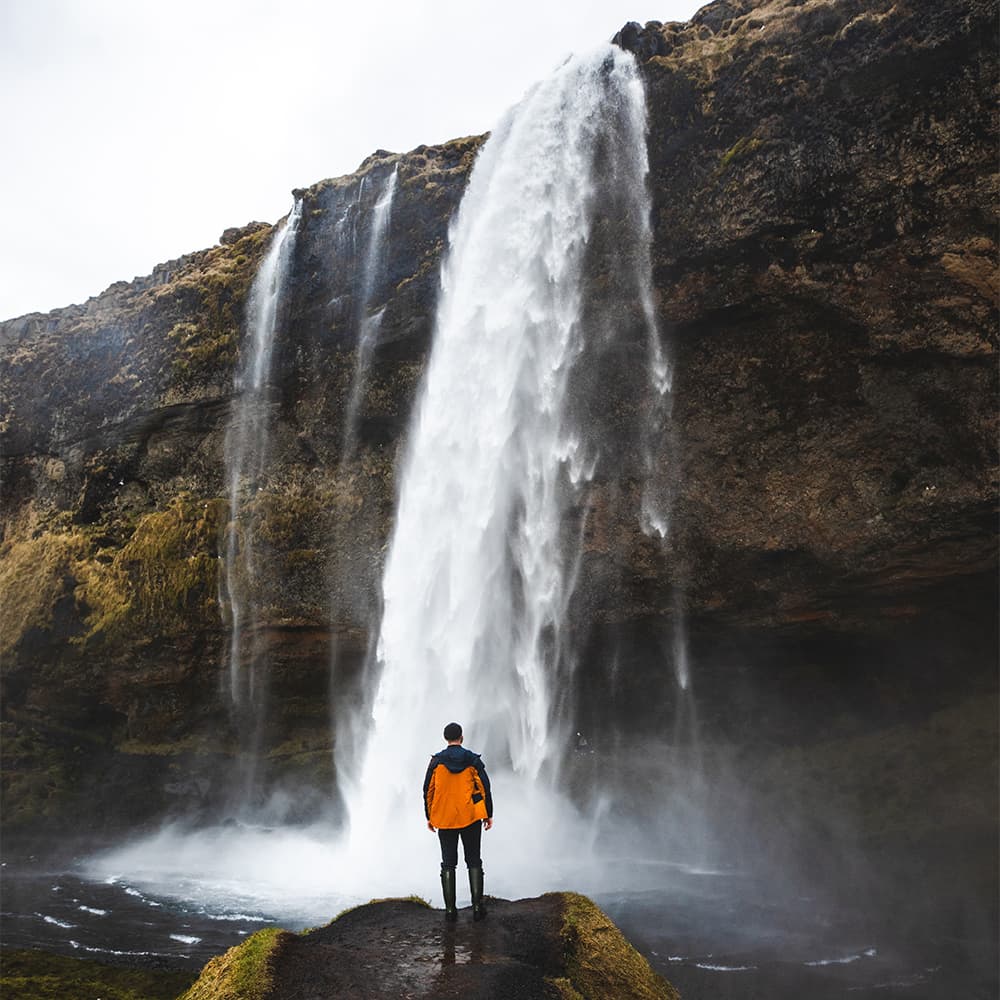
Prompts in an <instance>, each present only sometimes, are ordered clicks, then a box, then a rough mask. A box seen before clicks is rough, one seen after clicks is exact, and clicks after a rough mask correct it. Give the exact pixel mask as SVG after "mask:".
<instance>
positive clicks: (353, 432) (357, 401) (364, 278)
mask: <svg viewBox="0 0 1000 1000" xmlns="http://www.w3.org/2000/svg"><path fill="white" fill-rule="evenodd" d="M397 177H398V168H395V167H394V168H393V171H392V173H391V174H389V176H388V178H386V180H385V185H384V187H383V189H382V193H381V194H380V195H379V199H378V201H376V202H375V207H374V208H373V209H372V215H371V228H370V230H369V233H368V246H367V249H366V251H365V256H364V260H363V262H362V265H361V274H360V280H359V281H358V285H357V288H356V290H355V295H356V299H355V301H356V307H355V314H356V329H357V338H358V347H357V362H356V364H355V367H354V377H353V379H352V381H351V393H350V397H349V398H348V402H347V412H346V413H345V414H344V440H343V445H342V448H341V464H343V463H344V462H345V461H346V460H347V459H348V458H349V457H350V456H351V454H352V453H353V451H354V448H355V447H356V446H357V438H358V411H359V410H360V408H361V399H362V396H363V394H364V388H365V377H366V376H367V374H368V366H369V364H370V363H371V357H372V352H373V351H374V350H375V346H376V343H377V341H378V330H379V326H380V324H381V321H382V312H383V310H381V309H380V310H379V311H378V312H377V313H375V314H374V315H369V310H370V307H371V298H372V292H373V291H374V289H375V286H376V283H377V282H378V281H379V280H380V279H381V278H382V277H383V275H384V272H385V266H386V260H387V258H388V251H389V241H388V234H389V227H390V226H391V224H392V202H393V199H394V197H395V195H396V181H397ZM365 180H367V177H366V178H364V179H362V182H361V185H360V186H359V191H358V200H359V202H360V199H361V194H362V192H363V190H364V182H365Z"/></svg>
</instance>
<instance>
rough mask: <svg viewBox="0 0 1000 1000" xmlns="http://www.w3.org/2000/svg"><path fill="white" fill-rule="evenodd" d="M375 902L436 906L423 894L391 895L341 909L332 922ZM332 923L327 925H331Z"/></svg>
mask: <svg viewBox="0 0 1000 1000" xmlns="http://www.w3.org/2000/svg"><path fill="white" fill-rule="evenodd" d="M374 903H416V904H417V905H418V906H426V907H427V909H428V910H433V909H434V907H433V906H431V904H430V903H428V902H427V900H426V899H424V897H423V896H389V897H386V898H384V899H369V900H368V902H367V903H360V904H359V905H357V906H349V907H348V908H347V909H346V910H341V911H340V913H338V914H337V915H336V916H335V917H334V918H333V920H331V921H330V924H335V923H336V922H337V921H338V920H339V919H340V918H341V917H344V916H347V914H348V913H353V912H354V911H355V910H361V909H364V908H365V907H366V906H372V905H373V904H374ZM330 924H327V925H326V926H327V927H329V926H330ZM311 929H312V930H319V928H318V927H313V928H311ZM302 933H303V934H308V933H309V931H303V932H302Z"/></svg>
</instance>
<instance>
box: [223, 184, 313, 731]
mask: <svg viewBox="0 0 1000 1000" xmlns="http://www.w3.org/2000/svg"><path fill="white" fill-rule="evenodd" d="M301 212H302V204H301V202H300V201H296V202H295V204H294V206H293V208H292V211H291V212H290V213H289V215H288V216H287V218H286V219H285V220H284V221H283V222H282V223H280V224H279V226H278V229H277V231H276V233H275V234H274V237H273V238H272V241H271V245H270V247H269V249H268V251H267V255H266V256H265V257H264V260H263V262H262V264H261V266H260V270H259V271H258V272H257V277H256V278H255V279H254V283H253V287H252V288H251V291H250V297H249V300H248V309H247V328H248V336H247V339H246V343H245V345H244V348H243V356H242V361H241V364H240V366H239V368H238V370H237V373H236V377H235V403H234V406H233V410H232V416H231V418H230V422H229V428H228V430H227V432H226V443H225V460H226V480H225V481H226V496H227V499H228V501H229V521H228V523H227V524H226V526H225V536H224V539H223V545H222V552H223V565H222V573H221V575H220V580H219V603H220V605H221V606H222V608H223V612H224V613H225V612H226V611H227V609H228V615H229V622H230V641H229V649H228V679H229V695H230V700H231V704H232V706H233V709H234V711H235V712H236V713H237V716H238V721H239V722H240V725H241V727H242V726H244V725H245V724H246V723H247V721H248V717H249V720H250V723H249V725H250V730H251V731H252V732H255V731H257V730H259V728H260V725H261V722H262V720H261V719H260V713H261V712H262V710H263V706H262V702H263V693H262V690H261V689H262V686H263V685H262V670H263V667H264V664H263V663H262V662H261V660H262V650H261V648H260V645H259V637H258V635H257V631H256V627H255V626H256V624H257V623H256V607H255V589H254V580H255V577H256V575H257V572H258V567H257V553H256V548H255V540H254V537H253V531H252V526H251V523H252V517H251V511H250V510H248V501H252V500H253V498H254V497H255V495H256V494H257V492H258V490H260V489H261V488H262V485H263V479H264V476H265V474H266V470H267V463H268V451H269V437H270V428H271V392H270V384H269V381H270V375H271V357H272V354H273V349H274V341H275V335H276V333H277V330H278V325H279V321H280V318H281V309H282V300H283V295H284V285H285V279H286V276H287V273H288V269H289V264H290V261H291V258H292V254H293V250H294V246H295V237H296V232H297V228H298V224H299V218H300V216H301Z"/></svg>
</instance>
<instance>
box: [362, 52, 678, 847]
mask: <svg viewBox="0 0 1000 1000" xmlns="http://www.w3.org/2000/svg"><path fill="white" fill-rule="evenodd" d="M645 172H646V153H645V105H644V95H643V89H642V84H641V80H640V78H639V76H638V73H637V70H636V68H635V64H634V61H633V58H632V56H631V55H629V54H627V53H625V52H622V51H621V50H619V49H617V48H614V47H611V46H605V47H602V48H600V49H599V50H597V51H595V52H593V53H591V54H589V55H587V56H584V57H576V58H573V59H571V60H569V61H568V62H566V63H565V64H564V65H563V66H562V67H561V68H560V69H559V70H558V71H557V72H556V73H555V74H553V75H552V76H551V77H550V78H549V79H547V80H546V81H544V82H543V83H541V84H539V85H537V86H536V87H535V88H534V89H533V90H532V91H531V92H530V93H529V94H528V95H527V96H526V97H525V98H524V100H523V101H522V102H521V103H520V104H519V105H518V106H517V107H515V108H514V109H513V110H512V111H511V112H510V113H509V114H508V115H507V116H506V117H505V118H504V120H503V121H502V122H501V123H500V124H499V126H498V127H497V128H496V129H495V130H494V131H493V133H492V135H491V137H490V139H489V141H488V142H487V144H486V146H485V147H484V149H483V150H482V152H481V154H480V157H479V160H478V162H477V164H476V166H475V169H474V171H473V174H472V177H471V180H470V182H469V187H468V190H467V192H466V194H465V197H464V199H463V201H462V205H461V208H460V210H459V213H458V216H457V218H456V220H455V222H454V223H453V228H452V232H451V239H450V249H449V253H448V258H447V262H446V265H445V267H444V270H443V275H442V298H441V301H440V304H439V307H438V314H437V321H436V330H435V335H434V344H433V350H432V354H431V357H430V361H429V364H428V368H427V372H426V377H425V384H424V388H423V394H422V397H421V399H420V402H419V405H418V408H417V410H416V413H415V415H414V418H413V421H412V425H411V436H410V441H409V447H408V453H407V456H406V459H405V464H404V468H403V471H402V476H401V483H402V485H401V490H400V498H399V508H398V513H397V517H396V522H395V530H394V532H393V536H392V543H391V548H390V552H389V556H388V560H387V565H386V569H385V575H384V580H383V598H384V616H383V619H382V625H381V630H380V634H379V639H378V660H379V663H380V665H381V670H382V673H381V681H380V683H379V686H378V690H377V694H376V695H375V697H374V704H373V711H372V717H373V722H372V727H371V732H370V742H369V744H368V750H367V753H366V755H365V757H364V763H363V766H362V768H361V772H360V774H359V775H358V780H357V784H356V785H355V787H354V788H353V789H350V790H349V793H348V802H349V805H350V809H351V822H352V827H353V828H354V830H355V837H356V840H357V841H362V840H363V839H364V838H365V837H367V836H369V834H370V831H371V830H372V829H373V828H374V829H388V828H389V827H390V825H392V824H391V819H392V816H393V815H394V814H395V813H396V812H397V811H398V809H399V808H400V806H399V803H401V802H402V803H406V808H407V809H410V808H413V807H415V790H416V787H417V785H418V783H419V780H420V777H421V774H422V769H423V766H424V764H425V762H426V759H427V755H428V754H429V753H430V752H433V751H435V750H437V749H438V748H439V743H440V731H441V728H442V727H443V725H444V723H446V722H449V721H451V720H458V721H460V722H462V724H463V725H464V726H465V728H466V733H467V742H468V744H469V745H470V746H472V747H474V748H475V749H476V750H477V751H480V752H482V753H483V754H484V756H485V759H486V760H487V762H488V764H489V765H491V766H492V767H494V768H495V769H496V771H497V773H498V774H506V775H508V776H509V780H505V779H503V778H501V780H500V781H499V782H498V785H499V788H498V792H497V801H498V807H497V808H498V813H502V812H504V811H507V812H508V815H510V812H509V811H510V810H511V807H512V801H511V800H512V799H514V798H515V797H516V798H517V800H518V802H519V803H521V804H522V805H523V804H524V803H526V802H528V801H529V800H531V801H532V802H533V803H537V804H538V807H539V808H541V810H542V813H539V811H538V808H536V807H535V806H533V807H532V813H533V815H532V816H531V817H530V818H529V817H525V818H526V819H527V820H528V822H529V823H533V824H534V828H535V829H536V830H537V829H539V827H538V824H539V823H541V822H543V821H544V820H545V819H547V818H549V817H551V815H552V812H553V808H555V805H554V804H555V803H556V802H557V800H558V797H557V796H554V795H553V794H551V793H548V792H546V791H545V790H544V789H545V786H546V785H547V784H551V781H552V779H553V778H554V777H555V776H556V774H557V772H558V764H559V761H560V759H561V757H562V756H563V755H564V753H565V750H566V747H567V745H568V740H569V736H570V734H569V733H568V732H567V731H566V722H567V719H566V713H565V711H563V706H562V701H561V693H562V692H563V691H564V690H565V689H566V688H567V687H568V685H569V681H570V678H571V673H572V670H573V649H572V646H571V643H570V642H569V639H568V635H567V629H566V628H565V623H566V615H567V610H568V606H569V603H570V600H571V597H572V593H573V587H574V576H575V569H576V566H577V562H578V557H579V554H580V534H581V525H579V524H577V525H576V526H575V527H574V526H573V525H572V523H571V521H570V519H568V518H567V512H568V511H569V509H570V508H571V507H574V508H575V507H579V506H580V505H581V504H582V503H584V500H585V495H586V490H587V486H588V481H589V479H590V477H591V476H592V475H593V472H594V469H595V465H596V463H597V461H598V458H599V455H598V442H596V441H595V440H593V439H592V437H591V434H590V430H589V427H588V426H587V425H585V424H584V423H583V421H579V420H577V419H576V416H575V415H576V411H577V410H578V409H579V405H578V404H579V400H578V399H575V398H574V383H575V379H576V374H577V368H578V367H579V362H580V360H581V358H582V357H583V356H584V355H585V353H586V352H588V350H589V349H592V348H593V349H596V348H597V347H599V346H600V345H599V344H598V345H596V347H595V346H594V345H591V344H590V343H589V340H592V339H595V331H594V330H592V329H590V330H588V323H587V322H586V313H587V301H586V300H587V286H586V266H587V263H588V259H589V258H588V253H589V252H590V247H589V244H590V241H591V236H592V232H593V230H594V228H595V225H596V224H597V223H598V221H599V217H600V213H602V212H604V211H607V209H608V206H607V205H606V204H604V203H603V202H602V199H601V197H600V195H601V191H602V185H604V186H606V185H607V183H608V179H609V178H613V179H614V184H615V186H616V187H617V188H618V189H619V192H621V191H624V192H626V194H625V196H624V198H623V197H622V196H621V195H620V194H619V201H620V202H622V203H623V204H624V205H625V211H626V212H627V214H628V215H630V216H634V218H633V219H629V218H627V219H626V220H625V222H626V224H629V223H632V222H634V223H635V225H633V226H629V227H628V228H629V229H630V230H631V232H630V236H629V239H630V240H631V241H633V244H634V245H630V246H628V247H625V248H622V249H623V250H624V251H625V253H624V256H625V257H626V258H627V259H628V260H629V261H630V264H629V266H630V267H632V268H633V269H636V268H637V269H638V270H639V271H640V272H641V273H637V274H634V275H632V276H631V277H630V282H629V283H630V285H631V286H632V287H634V288H636V289H638V290H639V298H640V311H641V313H642V316H643V319H644V321H645V322H646V324H647V326H648V336H649V337H650V338H651V340H650V344H651V346H650V357H651V370H652V378H653V381H654V382H655V383H656V385H655V391H656V392H658V393H662V392H664V391H665V390H666V385H667V378H668V375H667V368H666V364H665V362H664V360H663V357H662V354H661V351H660V347H659V342H658V339H657V336H656V330H655V324H654V323H653V318H652V300H651V294H650V281H649V277H648V268H649V248H648V239H649V223H648V212H649V205H648V198H647V196H646V190H645ZM591 326H592V324H591ZM612 333H613V331H608V330H604V331H602V334H601V337H598V338H597V339H602V338H604V339H606V337H607V336H609V335H611V334H612ZM411 804H412V805H411ZM498 829H502V824H501V825H499V826H498ZM498 838H500V839H502V835H501V834H498Z"/></svg>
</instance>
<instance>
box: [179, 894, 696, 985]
mask: <svg viewBox="0 0 1000 1000" xmlns="http://www.w3.org/2000/svg"><path fill="white" fill-rule="evenodd" d="M335 996H337V997H339V996H350V997H354V998H357V1000H388V998H392V1000H398V998H400V997H414V998H415V997H434V998H437V1000H459V998H461V1000H477V998H487V997H517V998H518V1000H536V998H537V1000H543V998H544V1000H560V998H561V1000H585V998H594V1000H597V998H602V997H617V998H620V1000H628V998H636V1000H679V995H678V993H677V991H676V990H675V989H674V988H673V987H672V986H671V985H670V984H669V983H667V982H666V981H665V980H663V979H661V978H660V977H659V976H658V975H657V974H656V973H654V972H653V970H652V969H651V968H650V967H649V964H648V963H647V962H646V960H645V959H644V958H643V957H642V956H641V955H640V954H639V953H638V952H637V951H636V950H635V949H634V948H633V947H632V946H631V945H630V944H629V943H628V942H627V941H626V940H625V938H624V937H623V936H622V934H621V932H620V931H619V930H618V928H617V927H615V925H614V924H613V923H612V922H611V921H610V920H609V919H608V918H607V916H605V914H604V913H602V912H601V910H600V909H599V908H598V907H597V906H595V905H594V903H592V902H591V901H590V900H589V899H587V898H586V897H585V896H580V895H578V894H576V893H571V892H559V893H547V894H545V895H544V896H539V897H538V898H536V899H519V900H516V901H514V902H510V901H507V900H499V899H494V900H492V901H491V912H490V914H489V916H488V917H487V919H486V920H484V921H482V922H480V923H473V922H472V918H471V911H463V912H462V913H461V915H460V919H459V922H458V923H457V924H455V925H451V924H446V923H445V922H444V919H443V916H442V912H441V911H440V910H432V909H431V908H430V907H429V906H428V905H427V904H426V903H425V902H424V901H423V900H419V899H386V900H378V901H373V902H371V903H369V904H368V905H367V906H359V907H358V908H357V909H354V910H348V911H347V912H346V913H342V914H341V915H340V916H339V917H338V918H337V919H336V920H334V921H332V922H331V923H330V924H327V926H325V927H320V928H317V929H315V930H312V931H307V932H306V933H304V934H290V933H289V932H287V931H283V930H279V929H277V928H268V929H266V930H263V931H258V932H257V933H256V934H254V935H253V936H252V937H250V938H248V939H247V940H246V941H244V942H243V943H242V944H240V945H238V946H237V947H235V948H231V949H230V950H229V951H227V952H226V953H225V954H224V955H220V956H219V957H218V958H213V959H212V960H211V961H210V962H209V963H208V964H207V965H206V966H205V968H204V969H203V970H202V973H201V976H200V977H199V979H198V980H197V982H195V984H194V985H193V986H192V987H191V988H190V989H189V990H188V991H187V992H186V993H185V994H184V995H183V997H181V1000H222V998H228V997H233V998H235V997H239V998H241V1000H325V998H327V997H335Z"/></svg>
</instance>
